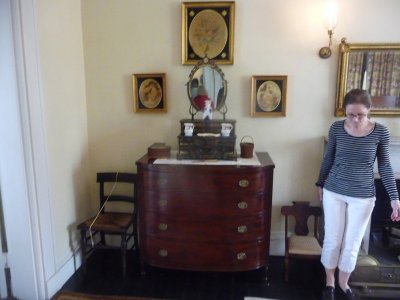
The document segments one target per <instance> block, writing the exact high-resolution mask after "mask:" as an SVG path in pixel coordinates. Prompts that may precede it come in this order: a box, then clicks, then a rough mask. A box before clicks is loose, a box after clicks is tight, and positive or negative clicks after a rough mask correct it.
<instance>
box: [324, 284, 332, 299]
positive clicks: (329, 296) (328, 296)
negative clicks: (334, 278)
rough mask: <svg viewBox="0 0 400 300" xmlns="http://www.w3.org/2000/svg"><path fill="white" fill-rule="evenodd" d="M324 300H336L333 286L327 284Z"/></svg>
mask: <svg viewBox="0 0 400 300" xmlns="http://www.w3.org/2000/svg"><path fill="white" fill-rule="evenodd" d="M321 299H322V300H335V288H334V287H333V286H329V285H328V286H326V287H325V288H324V290H323V291H322V297H321Z"/></svg>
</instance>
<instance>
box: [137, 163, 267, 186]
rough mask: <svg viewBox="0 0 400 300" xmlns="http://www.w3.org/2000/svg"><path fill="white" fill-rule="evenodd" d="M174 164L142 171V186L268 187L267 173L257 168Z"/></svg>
mask: <svg viewBox="0 0 400 300" xmlns="http://www.w3.org/2000/svg"><path fill="white" fill-rule="evenodd" d="M218 170H219V169H215V170H214V171H213V169H211V168H210V169H207V168H204V167H203V168H199V169H194V170H191V169H189V168H185V167H182V168H172V170H169V171H168V170H164V169H160V170H157V169H155V170H152V172H148V171H144V172H143V185H144V186H143V188H144V189H145V190H154V191H170V190H180V191H181V190H189V191H192V192H201V191H204V190H207V191H209V192H217V191H230V192H242V191H261V190H265V188H266V187H265V185H266V180H265V174H264V173H263V172H261V171H260V170H259V169H257V168H243V169H240V168H237V169H233V170H235V171H232V169H226V170H224V172H221V171H218Z"/></svg>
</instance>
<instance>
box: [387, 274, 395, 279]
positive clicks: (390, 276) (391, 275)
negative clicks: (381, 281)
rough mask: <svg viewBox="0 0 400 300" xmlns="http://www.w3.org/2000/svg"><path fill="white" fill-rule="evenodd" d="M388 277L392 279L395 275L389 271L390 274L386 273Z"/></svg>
mask: <svg viewBox="0 0 400 300" xmlns="http://www.w3.org/2000/svg"><path fill="white" fill-rule="evenodd" d="M386 277H387V278H388V279H392V278H393V277H394V275H393V274H392V273H388V274H387V275H386Z"/></svg>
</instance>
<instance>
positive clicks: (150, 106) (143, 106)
mask: <svg viewBox="0 0 400 300" xmlns="http://www.w3.org/2000/svg"><path fill="white" fill-rule="evenodd" d="M132 87H133V103H134V111H135V112H151V113H153V112H155V113H156V112H166V111H167V98H166V76H165V73H149V74H133V75H132Z"/></svg>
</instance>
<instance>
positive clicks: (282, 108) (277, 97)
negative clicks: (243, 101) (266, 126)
mask: <svg viewBox="0 0 400 300" xmlns="http://www.w3.org/2000/svg"><path fill="white" fill-rule="evenodd" d="M286 87H287V76H253V77H252V79H251V115H252V116H253V117H268V116H271V117H272V116H277V117H284V116H286Z"/></svg>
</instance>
